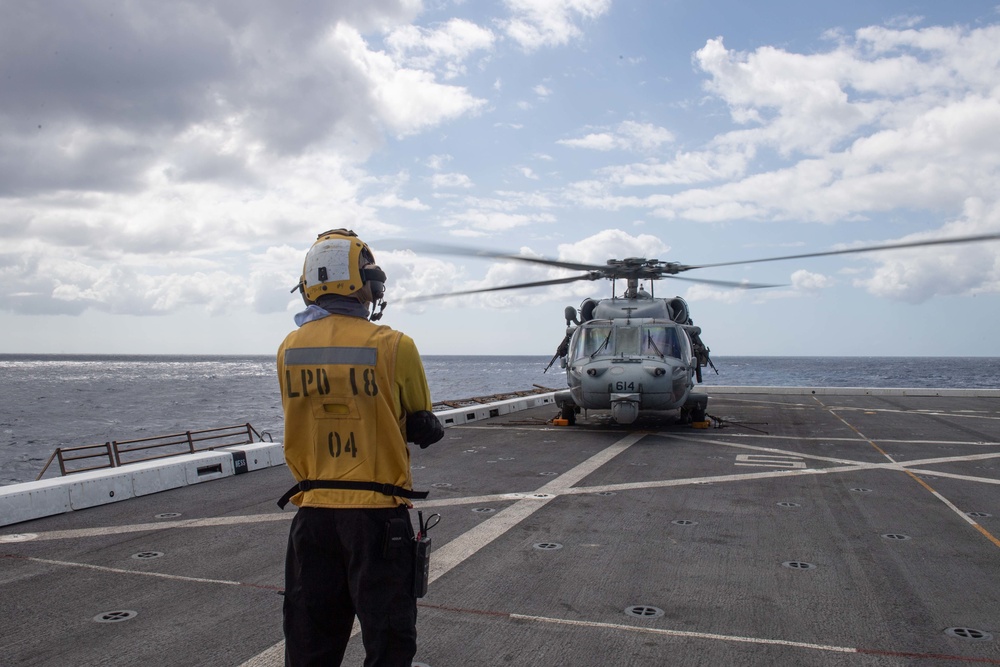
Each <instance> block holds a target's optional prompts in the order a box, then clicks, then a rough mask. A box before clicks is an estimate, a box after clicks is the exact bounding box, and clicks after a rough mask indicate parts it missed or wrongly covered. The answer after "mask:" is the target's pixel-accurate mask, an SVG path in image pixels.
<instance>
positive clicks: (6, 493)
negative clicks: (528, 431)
mask: <svg viewBox="0 0 1000 667" xmlns="http://www.w3.org/2000/svg"><path fill="white" fill-rule="evenodd" d="M554 404H555V392H552V393H548V394H537V395H532V396H523V397H518V398H511V399H507V400H503V401H497V402H495V403H488V404H483V405H470V406H468V407H463V408H454V409H451V410H444V411H441V412H435V413H434V416H435V417H437V418H438V420H440V422H441V424H442V425H443V426H444V427H445V428H448V427H450V426H458V425H461V424H470V423H473V422H478V421H483V420H486V419H490V418H491V417H499V416H500V415H507V414H511V413H512V412H520V411H522V410H528V409H531V408H537V407H540V406H543V405H554ZM284 464H285V453H284V448H283V446H282V444H281V443H277V442H275V443H271V442H257V443H250V444H245V445H233V446H230V447H221V448H219V449H216V450H213V451H205V452H197V453H195V454H182V455H179V456H171V457H169V458H163V459H157V460H155V461H144V462H142V463H130V464H127V465H123V466H120V467H118V468H104V469H101V470H92V471H90V472H80V473H73V474H71V475H67V476H66V477H58V478H56V479H46V480H41V481H38V482H25V483H22V484H11V485H9V486H0V526H9V525H11V524H13V523H20V522H22V521H30V520H32V519H40V518H42V517H46V516H53V515H55V514H62V513H64V512H71V511H73V510H81V509H85V508H87V507H95V506H97V505H106V504H108V503H114V502H118V501H119V500H126V499H128V498H134V497H139V496H145V495H149V494H150V493H158V492H160V491H167V490H169V489H176V488H179V487H182V486H188V485H191V484H199V483H201V482H207V481H209V480H212V479H219V478H221V477H228V476H230V475H240V474H243V473H246V472H250V471H252V470H261V469H263V468H269V467H272V466H279V465H284Z"/></svg>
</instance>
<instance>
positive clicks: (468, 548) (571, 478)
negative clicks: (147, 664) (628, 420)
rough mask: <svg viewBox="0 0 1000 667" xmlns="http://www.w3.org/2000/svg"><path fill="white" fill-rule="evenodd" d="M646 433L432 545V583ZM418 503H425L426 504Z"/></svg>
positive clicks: (266, 654)
mask: <svg viewBox="0 0 1000 667" xmlns="http://www.w3.org/2000/svg"><path fill="white" fill-rule="evenodd" d="M645 435H646V434H645V433H630V434H629V435H627V436H625V437H624V438H622V439H621V440H619V441H618V442H616V443H615V444H613V445H611V446H610V447H608V448H607V449H604V450H601V451H600V452H598V453H597V454H594V455H593V456H591V457H590V458H589V459H587V460H586V461H584V462H583V463H581V464H579V465H577V466H576V467H574V468H572V469H570V470H568V471H566V472H564V473H563V474H562V475H559V476H558V477H556V478H555V479H553V480H552V481H551V482H549V483H548V484H545V485H544V486H542V487H541V488H539V489H538V490H537V491H535V492H534V493H536V494H545V496H546V497H544V498H537V497H531V496H530V495H529V496H528V497H525V498H522V499H520V500H518V501H517V502H515V503H514V504H513V505H511V506H510V507H508V508H506V509H504V510H501V511H500V512H498V513H497V514H495V515H494V516H491V517H490V518H489V519H487V520H485V521H483V522H482V523H481V524H479V525H478V526H476V527H474V528H472V529H471V530H468V531H466V532H465V533H463V534H461V535H459V536H458V537H456V538H455V539H453V540H452V541H451V542H448V543H447V544H445V545H444V546H442V547H441V548H439V549H435V550H434V552H433V553H434V556H433V558H431V571H430V583H434V581H436V580H437V579H439V578H440V577H442V576H443V575H445V574H447V573H448V572H449V571H451V570H452V569H453V568H454V567H456V566H457V565H459V564H461V563H462V562H463V561H465V560H466V559H468V558H470V557H472V556H473V555H475V554H476V552H478V551H479V550H480V549H482V548H483V547H485V546H486V545H488V544H490V543H491V542H493V540H495V539H497V538H498V537H500V536H501V535H503V534H504V533H506V532H507V531H509V530H510V529H511V528H513V527H514V526H516V525H517V524H519V523H520V522H522V521H524V520H525V519H526V518H528V517H529V516H531V515H532V514H534V513H535V512H537V511H538V510H540V509H541V508H543V507H545V505H547V504H548V503H549V502H551V501H552V500H554V499H555V498H557V497H558V496H559V495H560V494H564V493H566V492H567V491H568V490H569V489H570V487H572V486H573V485H574V484H576V483H577V482H579V481H580V480H581V479H583V478H584V477H586V476H587V475H589V474H591V473H592V472H594V471H595V470H597V469H598V468H600V467H601V466H602V465H604V464H605V463H607V462H608V461H610V460H611V459H613V458H614V457H616V456H618V455H619V454H621V453H622V452H624V451H625V450H626V449H628V448H629V447H630V446H632V445H633V444H635V443H636V442H638V441H639V440H641V439H642V438H643V437H645ZM507 500H510V498H509V497H508V498H507ZM421 506H422V507H426V506H427V505H426V504H425V505H421ZM358 630H359V628H358V624H357V621H356V620H355V623H354V632H353V633H352V634H351V636H352V637H353V636H354V635H355V634H357V632H358ZM284 646H285V642H284V641H280V642H278V643H277V644H275V645H274V646H272V647H270V648H268V649H266V650H264V651H263V652H261V653H258V654H257V655H255V656H254V657H252V658H250V660H248V661H246V662H244V663H243V664H242V665H241V667H278V665H281V664H282V660H284V656H285V649H284Z"/></svg>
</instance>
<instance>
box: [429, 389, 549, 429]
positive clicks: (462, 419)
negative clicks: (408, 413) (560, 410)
mask: <svg viewBox="0 0 1000 667" xmlns="http://www.w3.org/2000/svg"><path fill="white" fill-rule="evenodd" d="M555 396H556V393H555V392H552V393H550V394H537V395H534V396H522V397H518V398H509V399H507V400H504V401H497V402H496V403H488V404H484V405H470V406H468V407H464V408H453V409H451V410H442V411H440V412H435V413H434V416H435V417H437V418H438V420H439V421H440V422H441V424H442V425H444V427H445V428H448V427H449V426H458V425H460V424H469V423H471V422H475V421H482V420H484V419H490V418H491V417H499V416H500V415H508V414H510V413H512V412H520V411H521V410H528V409H530V408H537V407H540V406H542V405H554V404H555V402H556V399H555Z"/></svg>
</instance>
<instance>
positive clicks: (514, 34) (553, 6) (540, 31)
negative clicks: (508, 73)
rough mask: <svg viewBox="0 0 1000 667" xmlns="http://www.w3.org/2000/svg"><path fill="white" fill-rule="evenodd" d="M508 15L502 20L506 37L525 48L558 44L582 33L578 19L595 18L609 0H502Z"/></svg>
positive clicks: (607, 4)
mask: <svg viewBox="0 0 1000 667" xmlns="http://www.w3.org/2000/svg"><path fill="white" fill-rule="evenodd" d="M505 4H506V5H507V8H508V9H509V10H510V14H511V18H510V19H509V20H507V21H504V22H502V25H503V28H504V30H505V32H506V34H507V36H508V37H510V38H511V39H513V40H514V41H515V42H517V43H518V44H519V45H520V46H521V48H523V49H524V50H525V51H534V50H537V49H540V48H542V47H546V46H560V45H563V44H566V43H567V42H569V41H570V40H572V39H576V38H579V37H580V36H581V35H582V34H583V33H582V30H581V29H580V27H579V26H578V25H577V22H578V21H587V20H594V19H596V18H598V17H600V16H602V15H603V14H604V13H605V12H607V11H608V9H610V7H611V0H505Z"/></svg>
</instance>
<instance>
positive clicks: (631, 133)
mask: <svg viewBox="0 0 1000 667" xmlns="http://www.w3.org/2000/svg"><path fill="white" fill-rule="evenodd" d="M673 141H674V135H673V133H672V132H670V130H667V129H665V128H662V127H657V126H656V125H652V124H650V123H636V122H635V121H631V120H627V121H624V122H623V123H621V124H619V125H618V127H616V128H614V129H613V130H607V131H603V132H592V133H590V134H587V135H586V136H583V137H580V138H579V139H560V140H559V141H557V142H556V143H557V144H562V145H563V146H569V147H570V148H589V149H591V150H597V151H610V150H624V151H636V152H646V153H648V152H650V151H654V150H656V149H658V148H659V147H660V146H661V145H662V144H665V143H671V142H673Z"/></svg>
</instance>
